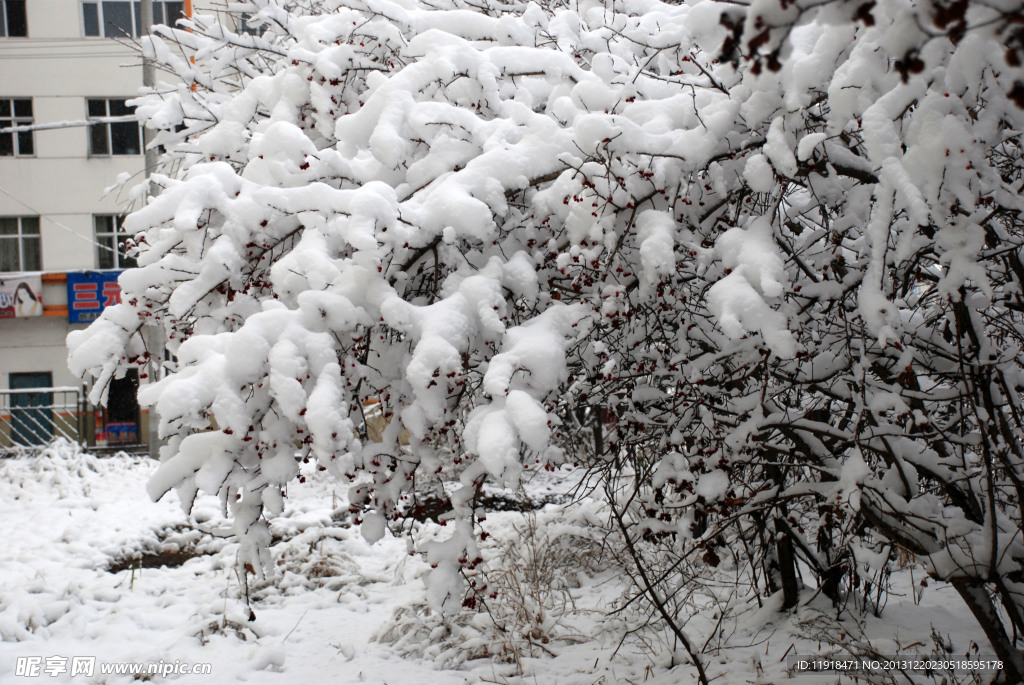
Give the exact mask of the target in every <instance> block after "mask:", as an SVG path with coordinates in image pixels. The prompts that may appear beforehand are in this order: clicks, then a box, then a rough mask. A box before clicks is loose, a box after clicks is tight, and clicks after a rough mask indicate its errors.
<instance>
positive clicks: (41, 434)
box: [10, 371, 53, 446]
mask: <svg viewBox="0 0 1024 685" xmlns="http://www.w3.org/2000/svg"><path fill="white" fill-rule="evenodd" d="M10 386H11V390H22V389H25V390H28V389H31V388H47V389H48V388H51V387H53V374H51V373H50V372H49V371H33V372H29V373H12V374H11V375H10ZM52 438H53V393H52V392H16V393H13V394H12V395H11V440H12V442H14V444H15V445H26V446H27V445H45V444H47V443H49V442H50V440H51V439H52Z"/></svg>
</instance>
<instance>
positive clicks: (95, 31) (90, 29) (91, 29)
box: [82, 3, 100, 36]
mask: <svg viewBox="0 0 1024 685" xmlns="http://www.w3.org/2000/svg"><path fill="white" fill-rule="evenodd" d="M82 23H83V24H84V25H85V35H87V36H98V35H100V11H99V7H97V6H96V5H95V4H92V3H89V4H85V5H82Z"/></svg>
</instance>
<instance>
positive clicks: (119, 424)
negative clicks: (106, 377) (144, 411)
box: [106, 369, 139, 445]
mask: <svg viewBox="0 0 1024 685" xmlns="http://www.w3.org/2000/svg"><path fill="white" fill-rule="evenodd" d="M138 392H139V372H138V371H137V370H136V369H129V370H128V372H127V373H125V375H124V378H116V379H114V380H112V381H110V391H109V392H108V393H107V430H106V433H107V444H110V445H135V444H137V443H138V442H139V400H138V397H137V396H138Z"/></svg>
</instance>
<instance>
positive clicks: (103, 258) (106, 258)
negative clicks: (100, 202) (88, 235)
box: [96, 217, 115, 269]
mask: <svg viewBox="0 0 1024 685" xmlns="http://www.w3.org/2000/svg"><path fill="white" fill-rule="evenodd" d="M97 218H99V217H97ZM96 242H98V243H99V245H97V246H96V254H97V257H98V259H97V260H96V261H97V262H98V264H99V268H101V269H113V268H114V266H115V264H114V236H112V235H104V236H96Z"/></svg>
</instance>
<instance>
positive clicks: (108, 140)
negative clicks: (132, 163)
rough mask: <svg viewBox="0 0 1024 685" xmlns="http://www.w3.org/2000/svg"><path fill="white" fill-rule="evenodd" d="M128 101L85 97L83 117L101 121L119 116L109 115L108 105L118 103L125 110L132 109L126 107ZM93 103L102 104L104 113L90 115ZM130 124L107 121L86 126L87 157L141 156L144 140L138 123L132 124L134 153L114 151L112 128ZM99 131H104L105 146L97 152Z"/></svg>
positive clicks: (143, 149)
mask: <svg viewBox="0 0 1024 685" xmlns="http://www.w3.org/2000/svg"><path fill="white" fill-rule="evenodd" d="M130 99H131V98H127V97H125V98H118V97H86V98H85V116H86V119H88V120H94V119H101V118H106V117H111V116H121V115H119V114H111V113H110V103H112V102H119V103H122V105H123V106H124V107H125V108H126V109H134V108H129V107H128V105H127V104H126V103H127V101H128V100H130ZM94 102H96V103H99V102H102V103H103V112H104V113H103V114H102V115H97V114H92V113H91V110H92V108H93V107H92V104H93V103H94ZM132 123H133V122H128V121H124V122H109V121H108V122H103V123H99V124H90V125H89V126H88V129H89V157H134V156H137V155H141V154H143V153H144V152H145V139H144V138H143V135H142V125H141V124H139V122H138V121H136V122H134V124H133V125H134V127H135V142H136V149H135V151H134V152H117V151H115V150H114V140H115V139H114V131H115V129H114V128H113V127H114V126H121V125H124V124H132ZM99 130H102V131H104V134H103V135H104V145H105V148H106V149H105V150H97V149H96V148H97V140H98V133H97V132H98V131H99Z"/></svg>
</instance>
